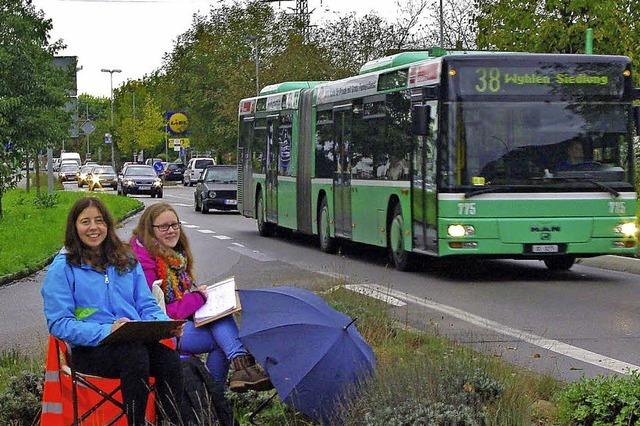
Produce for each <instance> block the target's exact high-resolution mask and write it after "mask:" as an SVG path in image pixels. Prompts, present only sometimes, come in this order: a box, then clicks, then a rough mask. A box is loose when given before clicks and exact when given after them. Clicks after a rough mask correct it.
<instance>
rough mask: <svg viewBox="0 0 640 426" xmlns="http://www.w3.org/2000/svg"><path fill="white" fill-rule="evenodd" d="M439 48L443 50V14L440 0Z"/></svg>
mask: <svg viewBox="0 0 640 426" xmlns="http://www.w3.org/2000/svg"><path fill="white" fill-rule="evenodd" d="M440 47H441V48H442V49H444V12H443V10H442V0H440Z"/></svg>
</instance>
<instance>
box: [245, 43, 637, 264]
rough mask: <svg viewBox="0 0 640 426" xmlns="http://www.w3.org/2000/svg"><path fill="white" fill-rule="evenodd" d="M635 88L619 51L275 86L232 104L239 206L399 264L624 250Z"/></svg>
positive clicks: (629, 248)
mask: <svg viewBox="0 0 640 426" xmlns="http://www.w3.org/2000/svg"><path fill="white" fill-rule="evenodd" d="M637 93H638V90H637V89H634V88H633V85H632V78H631V65H630V61H629V58H627V57H623V56H598V55H560V54H514V53H509V54H504V53H502V54H501V53H478V52H474V53H473V54H472V53H467V52H446V51H439V52H436V51H435V49H434V50H433V51H425V52H404V53H399V54H397V55H394V56H390V57H386V58H381V59H377V60H375V61H371V62H369V63H367V64H365V65H364V66H363V67H362V69H361V71H360V74H359V75H357V76H353V77H350V78H346V79H343V80H338V81H328V82H285V83H280V84H274V85H271V86H268V87H265V88H264V89H262V91H261V93H260V95H259V96H257V97H253V98H248V99H243V100H242V101H241V102H240V105H239V122H240V124H239V141H238V163H239V165H238V167H239V181H238V182H239V183H238V185H239V188H238V205H239V210H240V211H241V212H242V214H243V215H245V216H247V217H255V218H256V219H257V222H258V230H259V232H260V234H261V235H269V234H271V233H272V231H273V230H274V228H276V227H282V228H287V229H292V230H295V231H298V232H302V233H305V234H311V235H317V237H318V240H319V244H320V248H321V249H322V250H323V251H325V252H332V251H334V250H335V248H336V243H337V242H338V241H339V240H341V239H342V240H351V241H355V242H359V243H364V244H371V245H376V246H381V247H386V248H387V249H388V251H389V255H390V257H391V259H392V261H393V263H394V265H395V266H396V267H397V268H398V269H407V268H408V267H409V266H410V264H411V262H413V261H419V260H420V256H419V255H431V256H441V257H444V256H446V257H464V256H484V257H488V258H511V259H538V260H542V261H544V263H545V264H546V266H547V267H548V268H550V269H552V270H566V269H569V268H570V267H571V266H572V265H573V264H574V262H575V259H576V257H590V256H597V255H601V254H606V253H611V254H630V253H634V252H635V251H636V237H637V231H636V193H635V189H634V177H633V174H634V155H633V133H634V132H636V133H637V132H638V127H640V124H639V121H640V119H639V118H638V117H639V116H640V114H638V107H634V106H633V105H632V102H633V100H634V98H637V96H635V94H637Z"/></svg>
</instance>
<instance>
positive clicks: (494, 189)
mask: <svg viewBox="0 0 640 426" xmlns="http://www.w3.org/2000/svg"><path fill="white" fill-rule="evenodd" d="M512 189H513V188H512V187H511V186H507V185H499V186H483V187H482V188H478V189H472V190H470V191H467V192H465V193H464V198H471V197H475V196H476V195H480V194H487V193H490V192H498V191H504V190H512Z"/></svg>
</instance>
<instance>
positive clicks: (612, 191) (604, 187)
mask: <svg viewBox="0 0 640 426" xmlns="http://www.w3.org/2000/svg"><path fill="white" fill-rule="evenodd" d="M544 179H545V180H557V181H560V182H588V183H590V184H591V185H594V186H597V187H598V188H600V189H602V190H604V191H606V192H608V193H609V194H611V195H613V196H614V197H616V198H617V197H619V196H620V193H619V192H618V191H616V190H615V189H613V188H612V187H610V186H609V185H605V184H604V183H602V182H598V181H597V180H593V179H589V178H568V177H555V176H554V177H545V178H544Z"/></svg>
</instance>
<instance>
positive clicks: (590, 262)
mask: <svg viewBox="0 0 640 426" xmlns="http://www.w3.org/2000/svg"><path fill="white" fill-rule="evenodd" d="M577 263H579V264H580V265H585V266H590V267H592V268H600V269H607V270H610V271H618V272H628V273H630V274H638V275H640V259H636V258H634V257H624V256H614V255H605V256H598V257H589V258H584V259H578V262H577Z"/></svg>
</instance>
